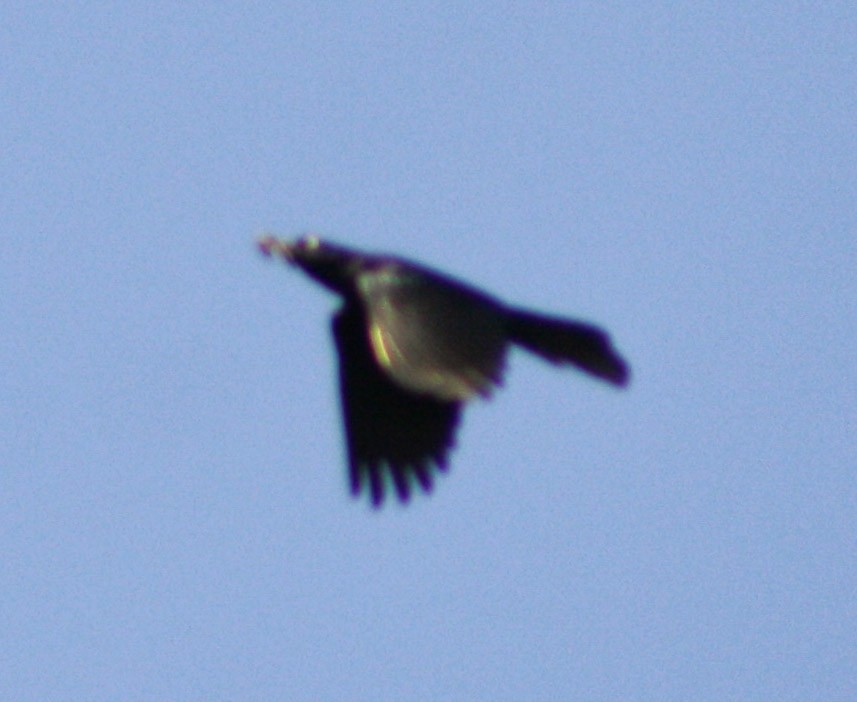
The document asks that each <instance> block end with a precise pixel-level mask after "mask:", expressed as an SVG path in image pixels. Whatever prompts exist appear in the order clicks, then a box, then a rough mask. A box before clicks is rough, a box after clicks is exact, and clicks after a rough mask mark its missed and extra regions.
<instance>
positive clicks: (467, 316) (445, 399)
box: [259, 237, 628, 506]
mask: <svg viewBox="0 0 857 702" xmlns="http://www.w3.org/2000/svg"><path fill="white" fill-rule="evenodd" d="M259 247H260V249H261V250H262V251H263V252H264V253H265V254H267V255H279V256H281V257H282V258H283V259H285V260H286V261H288V262H289V263H292V264H295V265H297V266H299V267H300V268H302V269H303V270H304V271H305V272H306V273H307V274H308V275H309V276H311V277H312V278H314V279H315V280H316V281H318V282H320V283H321V284H322V285H324V286H325V287H327V288H328V289H330V290H332V291H333V292H335V293H337V294H338V295H339V296H340V297H341V298H342V301H343V304H342V307H341V308H340V309H339V311H338V312H337V313H336V315H335V316H334V320H333V333H334V339H335V342H336V348H337V352H338V356H339V376H340V395H341V399H342V408H343V414H344V418H345V430H346V439H347V444H348V456H349V468H350V474H351V489H352V492H353V493H354V494H355V495H356V494H359V493H360V492H361V491H362V489H363V488H364V487H368V489H369V492H370V494H371V499H372V503H373V504H374V505H375V506H379V505H380V504H381V503H382V502H383V499H384V492H385V483H386V479H385V476H389V477H390V479H391V480H392V483H393V486H394V487H395V489H396V493H397V494H398V497H399V498H400V499H401V500H402V501H407V500H408V499H409V497H410V494H411V491H412V484H413V481H414V480H416V482H417V483H418V484H419V485H420V487H421V488H422V489H423V490H425V491H426V492H428V491H430V490H431V488H432V483H433V473H434V471H435V470H441V471H443V470H446V467H447V456H448V453H449V450H450V449H451V447H452V445H453V443H454V434H455V429H456V426H457V424H458V421H459V418H460V413H461V409H462V405H463V404H464V403H465V402H466V401H468V400H470V399H471V398H473V397H474V396H477V395H479V396H483V397H487V396H488V395H489V394H490V393H491V390H492V388H493V387H494V386H495V385H497V384H498V383H499V382H500V380H501V377H502V373H503V368H504V365H505V358H506V353H507V350H508V347H509V345H510V344H518V345H519V346H521V347H523V348H526V349H527V350H529V351H532V352H534V353H536V354H539V355H540V356H542V357H543V358H545V359H547V360H549V361H551V362H553V363H571V364H574V365H576V366H578V367H579V368H580V369H582V370H584V371H586V372H588V373H590V374H592V375H595V376H597V377H600V378H601V379H603V380H607V381H609V382H611V383H613V384H616V385H624V384H625V383H626V382H627V378H628V370H627V366H626V364H625V362H624V361H623V360H622V359H621V357H620V356H619V355H618V354H617V353H616V352H615V351H614V350H613V349H612V347H611V345H610V341H609V338H608V337H607V335H606V334H605V333H604V332H602V331H601V330H599V329H598V328H596V327H593V326H590V325H588V324H583V323H580V322H573V321H570V320H565V319H560V318H557V317H549V316H545V315H540V314H537V313H533V312H528V311H524V310H519V309H515V308H511V307H509V306H507V305H505V304H503V303H502V302H500V301H499V300H497V299H495V298H494V297H492V296H490V295H488V294H486V293H484V292H482V291H480V290H477V289H476V288H474V287H472V286H470V285H467V284H465V283H462V282H460V281H457V280H454V279H452V278H450V277H448V276H445V275H443V274H441V273H438V272H436V271H432V270H430V269H428V268H426V267H424V266H420V265H417V264H415V263H411V262H409V261H405V260H403V259H400V258H394V257H390V256H372V255H368V254H363V253H360V252H357V251H352V250H349V249H345V248H343V247H339V246H335V245H333V244H328V243H322V242H321V241H319V240H318V239H317V238H315V237H306V238H304V239H300V240H298V241H296V242H294V243H288V242H284V241H280V240H277V239H274V238H273V237H265V238H263V239H262V240H260V242H259Z"/></svg>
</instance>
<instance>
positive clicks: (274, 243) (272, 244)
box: [256, 234, 295, 263]
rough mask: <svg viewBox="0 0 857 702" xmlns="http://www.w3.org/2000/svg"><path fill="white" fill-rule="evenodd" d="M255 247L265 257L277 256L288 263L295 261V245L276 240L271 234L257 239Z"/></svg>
mask: <svg viewBox="0 0 857 702" xmlns="http://www.w3.org/2000/svg"><path fill="white" fill-rule="evenodd" d="M256 245H257V246H258V247H259V251H261V252H262V254H263V255H265V256H279V257H280V258H282V259H283V260H284V261H288V262H289V263H291V262H293V261H294V260H295V245H294V244H291V243H289V242H288V241H286V240H285V239H278V238H277V237H275V236H272V235H271V234H266V235H265V236H261V237H259V239H258V241H257V242H256Z"/></svg>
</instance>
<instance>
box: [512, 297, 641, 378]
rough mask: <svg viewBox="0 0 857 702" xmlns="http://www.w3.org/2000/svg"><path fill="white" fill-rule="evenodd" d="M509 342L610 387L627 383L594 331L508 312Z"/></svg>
mask: <svg viewBox="0 0 857 702" xmlns="http://www.w3.org/2000/svg"><path fill="white" fill-rule="evenodd" d="M508 324H509V338H510V339H511V340H512V341H513V342H514V343H516V344H519V345H520V346H523V347H524V348H525V349H527V350H528V351H532V352H533V353H535V354H538V355H539V356H541V357H542V358H544V359H546V360H548V361H550V362H551V363H557V364H563V363H571V364H573V365H575V366H577V367H578V368H580V369H581V370H583V371H586V372H587V373H590V374H591V375H594V376H596V377H598V378H601V379H602V380H606V381H608V382H610V383H613V384H614V385H619V386H622V385H626V384H627V383H628V376H629V369H628V364H627V363H625V361H624V359H623V358H622V357H621V356H620V355H619V353H618V352H617V351H616V350H615V349H614V348H613V346H612V344H611V343H610V337H609V336H608V335H607V333H606V332H605V331H603V330H601V329H599V328H598V327H594V326H592V325H590V324H584V323H582V322H572V321H570V320H566V319H560V318H558V317H548V316H545V315H541V314H536V313H533V312H527V311H524V310H510V311H509V319H508Z"/></svg>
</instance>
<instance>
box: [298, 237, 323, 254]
mask: <svg viewBox="0 0 857 702" xmlns="http://www.w3.org/2000/svg"><path fill="white" fill-rule="evenodd" d="M301 244H302V245H303V248H304V249H306V250H307V251H314V250H315V249H317V248H318V247H319V246H320V245H321V239H319V238H318V237H317V236H316V235H315V234H310V235H308V236H305V237H304V239H303V241H302V242H301Z"/></svg>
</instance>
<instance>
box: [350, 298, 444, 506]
mask: <svg viewBox="0 0 857 702" xmlns="http://www.w3.org/2000/svg"><path fill="white" fill-rule="evenodd" d="M333 335H334V339H335V341H336V350H337V352H338V356H339V383H340V396H341V400H342V412H343V415H344V420H345V434H346V440H347V444H348V465H349V469H350V474H351V492H352V494H354V495H358V494H360V493H361V492H362V491H363V489H364V488H367V487H368V490H369V492H370V495H371V498H372V504H373V505H374V506H375V507H378V506H379V505H380V504H381V503H382V502H383V500H384V493H385V486H386V485H387V484H389V482H390V479H391V478H392V483H393V485H394V486H395V489H396V493H397V494H398V497H399V499H400V500H402V501H403V502H406V501H407V500H408V499H409V498H410V495H411V489H412V486H413V483H414V479H416V482H417V483H418V484H419V486H420V487H421V488H422V489H423V490H424V491H425V492H430V491H431V489H432V482H433V477H434V473H435V471H438V470H440V471H445V470H446V467H447V455H448V453H449V450H450V448H451V447H452V446H453V444H454V442H455V429H456V426H457V424H458V419H459V415H460V412H461V403H460V402H457V401H442V400H438V399H435V398H433V397H430V396H428V395H423V394H417V393H414V392H411V391H409V390H406V389H405V388H403V387H402V386H401V385H399V384H397V383H396V382H395V381H393V380H392V379H391V378H390V377H389V376H388V375H386V374H385V373H384V372H383V371H382V370H381V369H380V368H379V367H378V365H377V364H376V363H375V360H374V356H373V353H372V351H371V349H370V347H369V341H368V337H367V331H366V321H365V318H364V316H363V312H362V310H361V309H360V308H359V307H357V306H356V305H353V304H349V305H346V306H345V307H344V308H343V309H342V310H340V312H339V313H338V314H337V315H336V316H335V317H334V320H333Z"/></svg>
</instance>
